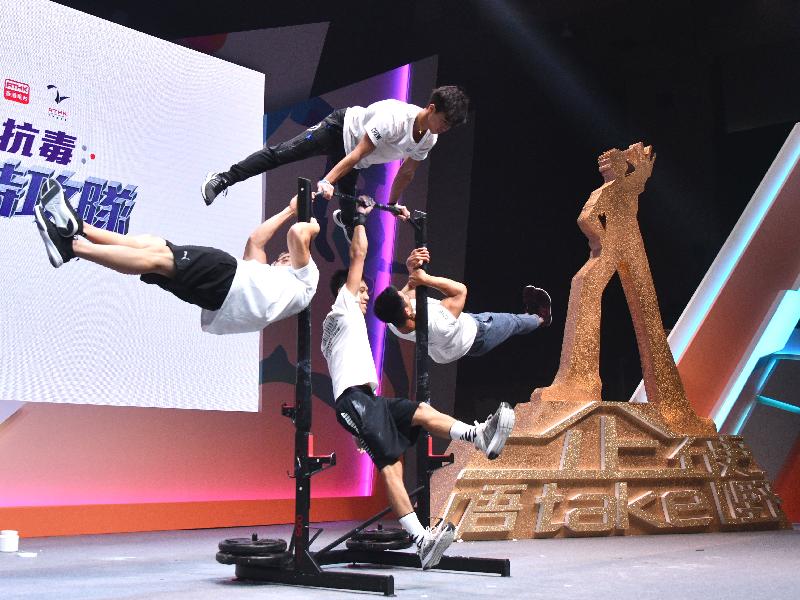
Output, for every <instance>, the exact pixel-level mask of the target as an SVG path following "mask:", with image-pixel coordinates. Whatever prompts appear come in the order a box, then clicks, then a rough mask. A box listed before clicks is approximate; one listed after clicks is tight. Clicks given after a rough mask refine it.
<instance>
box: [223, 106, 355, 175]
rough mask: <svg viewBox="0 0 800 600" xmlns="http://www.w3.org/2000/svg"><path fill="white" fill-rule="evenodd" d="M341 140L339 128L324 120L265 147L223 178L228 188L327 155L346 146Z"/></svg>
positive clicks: (232, 166) (235, 166) (227, 172)
mask: <svg viewBox="0 0 800 600" xmlns="http://www.w3.org/2000/svg"><path fill="white" fill-rule="evenodd" d="M337 137H338V139H336V138H337ZM341 137H342V132H341V130H340V129H339V130H337V129H336V128H332V127H328V126H327V123H326V121H325V120H323V121H321V122H319V123H317V124H316V125H314V126H313V127H310V128H308V129H306V130H305V131H303V132H302V133H300V134H298V135H296V136H295V137H293V138H291V139H289V140H286V141H285V142H281V143H280V144H277V145H275V146H264V147H263V148H262V149H261V150H257V151H256V152H254V153H253V154H251V155H250V156H248V157H247V158H245V159H244V160H242V161H240V162H238V163H236V164H235V165H231V168H230V170H229V171H226V172H224V173H221V175H222V176H223V177H224V178H225V179H226V180H227V181H228V182H229V185H231V184H234V183H237V182H239V181H244V180H245V179H248V178H250V177H253V176H254V175H259V174H260V173H264V172H265V171H270V170H272V169H274V168H276V167H279V166H281V165H286V164H289V163H293V162H297V161H299V160H303V159H305V158H310V157H312V156H321V155H323V154H327V153H329V152H330V151H331V148H332V147H338V146H342V145H343V141H342V139H341Z"/></svg>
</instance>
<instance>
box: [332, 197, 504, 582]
mask: <svg viewBox="0 0 800 600" xmlns="http://www.w3.org/2000/svg"><path fill="white" fill-rule="evenodd" d="M372 208H373V207H372V206H368V207H362V206H359V207H358V209H357V211H353V213H355V216H354V222H353V223H352V229H353V235H352V241H351V243H350V267H349V269H348V270H347V271H338V272H337V273H335V274H334V276H333V278H332V279H331V291H332V292H333V294H334V295H335V296H336V301H335V302H334V304H333V306H332V307H331V312H329V313H328V315H327V316H326V317H325V321H324V323H323V326H322V353H323V354H324V355H325V359H326V360H327V361H328V370H329V371H330V374H331V379H332V381H333V395H334V398H336V403H335V408H336V418H337V420H338V421H339V423H340V424H341V425H342V426H343V427H344V428H345V429H347V430H348V431H349V432H350V433H351V434H353V436H355V438H356V440H357V443H358V444H359V446H361V448H363V449H364V450H365V451H366V452H367V453H368V454H369V456H370V458H371V459H372V462H373V463H374V464H375V466H376V467H377V468H378V471H379V472H380V476H381V478H382V479H383V482H384V484H385V486H386V492H387V496H388V497H389V503H390V505H391V507H392V509H393V510H394V512H395V513H396V514H397V515H398V516H399V517H400V524H401V525H402V526H403V528H404V529H405V530H406V531H407V532H408V533H409V535H410V536H411V538H412V539H413V540H414V543H415V544H416V546H417V553H418V554H419V557H420V562H421V563H422V568H423V569H429V568H431V567H434V566H436V565H437V564H438V563H439V561H440V560H441V557H442V554H443V553H444V551H445V550H446V549H447V547H448V546H449V545H450V544H451V543H452V541H453V538H454V536H455V529H454V527H453V525H452V524H451V523H441V524H439V525H437V526H436V527H434V528H431V527H427V528H426V527H423V526H422V524H421V523H420V521H419V518H418V517H417V514H416V513H415V512H414V510H413V508H412V506H411V500H410V499H409V497H408V492H406V489H405V486H404V485H403V463H402V462H400V458H401V456H402V455H403V453H404V452H405V450H406V449H407V448H409V447H410V446H412V445H413V444H414V443H415V442H416V440H417V437H418V435H419V433H420V428H424V429H426V430H427V431H429V432H430V433H431V434H433V435H435V436H438V437H441V438H445V439H453V440H460V441H463V442H467V443H471V444H473V445H474V446H475V448H477V449H478V450H481V451H482V452H484V453H485V454H486V456H488V457H489V458H490V459H493V458H496V457H497V456H498V455H499V454H500V452H501V451H502V449H503V446H504V445H505V443H506V440H507V439H508V436H509V435H510V434H511V430H512V429H513V427H514V411H513V410H512V409H511V407H510V406H509V405H508V404H506V403H505V402H504V403H502V404H501V405H500V408H498V409H497V411H496V412H495V413H494V414H493V415H492V416H491V417H489V418H488V419H487V420H486V421H485V422H483V423H480V424H476V425H467V424H466V423H463V422H461V421H456V420H455V419H454V418H453V417H450V416H448V415H445V414H442V413H440V412H439V411H438V410H436V409H435V408H433V407H431V406H430V405H428V404H425V403H418V402H413V401H411V400H408V399H406V398H385V397H383V396H376V395H375V390H376V389H377V387H378V375H377V372H376V370H375V363H374V362H373V358H372V351H371V349H370V344H369V338H368V337H367V325H366V321H365V320H364V315H365V314H366V312H367V301H368V300H369V291H368V289H367V284H366V283H365V282H364V279H363V270H364V261H365V259H366V256H367V233H366V229H365V227H364V223H365V222H366V215H367V213H369V212H370V211H371V210H372ZM353 213H351V214H353Z"/></svg>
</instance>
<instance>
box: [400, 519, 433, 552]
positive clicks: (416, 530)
mask: <svg viewBox="0 0 800 600" xmlns="http://www.w3.org/2000/svg"><path fill="white" fill-rule="evenodd" d="M400 525H401V526H402V527H403V529H405V530H406V531H407V532H408V535H410V536H411V539H412V540H414V543H415V544H417V545H419V541H420V540H421V539H422V538H424V537H425V534H426V533H427V532H426V531H425V528H424V527H423V526H422V523H420V522H419V517H418V516H417V513H415V512H413V511H412V512H410V513H408V514H407V515H406V516H405V517H400Z"/></svg>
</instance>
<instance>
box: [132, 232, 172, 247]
mask: <svg viewBox="0 0 800 600" xmlns="http://www.w3.org/2000/svg"><path fill="white" fill-rule="evenodd" d="M132 237H133V239H134V240H136V242H137V243H138V244H139V245H140V247H141V248H149V247H151V246H155V247H160V246H164V247H166V245H167V242H166V240H165V239H164V238H160V237H158V236H156V235H150V234H149V233H143V234H141V235H134V236H132Z"/></svg>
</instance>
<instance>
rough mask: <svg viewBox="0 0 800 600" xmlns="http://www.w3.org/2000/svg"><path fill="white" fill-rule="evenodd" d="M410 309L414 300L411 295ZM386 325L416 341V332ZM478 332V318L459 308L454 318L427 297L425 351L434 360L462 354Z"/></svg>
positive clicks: (452, 357)
mask: <svg viewBox="0 0 800 600" xmlns="http://www.w3.org/2000/svg"><path fill="white" fill-rule="evenodd" d="M411 305H412V306H413V307H414V310H416V308H417V301H416V300H415V299H413V298H412V299H411ZM388 325H389V329H391V330H392V333H394V334H395V335H396V336H398V337H401V338H403V339H404V340H411V341H412V342H416V341H417V332H416V331H412V332H411V333H402V332H401V331H399V330H398V329H397V327H395V326H394V325H392V324H391V323H388ZM477 334H478V322H477V321H476V320H475V319H473V318H472V317H471V316H470V315H469V314H467V313H465V312H462V313H461V314H460V315H458V318H457V319H456V318H455V317H454V316H453V313H451V312H450V311H449V310H447V309H446V308H445V307H444V306H442V303H441V301H439V300H434V299H433V298H428V354H429V355H430V357H431V358H432V359H433V360H435V361H436V362H437V363H440V364H445V363H451V362H453V361H454V360H458V359H459V358H461V357H462V356H464V355H465V354H466V353H467V352H469V349H470V348H471V347H472V343H473V342H474V341H475V336H476V335H477Z"/></svg>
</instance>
